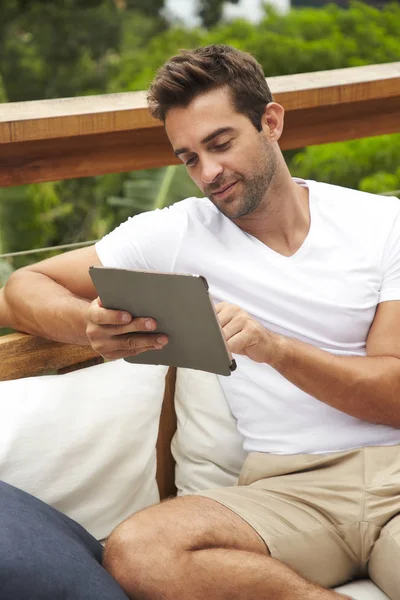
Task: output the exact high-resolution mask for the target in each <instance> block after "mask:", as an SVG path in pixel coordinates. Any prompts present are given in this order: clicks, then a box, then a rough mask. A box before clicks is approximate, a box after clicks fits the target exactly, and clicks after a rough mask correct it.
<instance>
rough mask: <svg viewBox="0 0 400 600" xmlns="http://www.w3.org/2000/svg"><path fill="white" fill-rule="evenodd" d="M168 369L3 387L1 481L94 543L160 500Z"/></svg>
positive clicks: (113, 368)
mask: <svg viewBox="0 0 400 600" xmlns="http://www.w3.org/2000/svg"><path fill="white" fill-rule="evenodd" d="M166 371H167V368H166V367H158V366H147V365H132V364H129V363H127V362H125V361H123V360H118V361H115V362H111V363H106V364H102V365H98V366H94V367H89V368H86V369H82V370H80V371H75V372H73V373H68V374H65V375H50V376H43V377H30V378H26V379H19V380H15V381H4V382H1V383H0V415H1V419H0V479H2V480H4V481H6V482H8V483H10V484H13V485H15V486H16V487H19V488H21V489H23V490H25V491H27V492H29V493H31V494H33V495H34V496H36V497H38V498H40V499H41V500H43V501H44V502H46V503H48V504H50V505H52V506H54V507H55V508H57V509H59V510H60V511H62V512H63V513H65V514H67V515H68V516H70V517H72V518H73V519H75V520H76V521H78V522H79V523H80V524H81V525H83V526H84V527H85V528H86V529H87V530H88V531H89V532H90V533H92V535H94V536H95V537H96V538H97V539H103V538H105V537H107V536H108V535H109V534H110V532H111V531H112V530H113V529H114V527H116V526H117V525H118V523H120V522H121V521H122V520H124V519H125V518H127V517H128V516H129V515H131V514H132V513H134V512H136V511H137V510H139V509H141V508H144V507H145V506H149V505H151V504H154V503H156V502H158V501H159V494H158V488H157V484H156V480H155V472H156V452H155V445H156V441H157V435H158V424H159V415H160V410H161V405H162V400H163V395H164V388H165V374H166Z"/></svg>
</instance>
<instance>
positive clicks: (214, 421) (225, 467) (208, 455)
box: [172, 369, 388, 600]
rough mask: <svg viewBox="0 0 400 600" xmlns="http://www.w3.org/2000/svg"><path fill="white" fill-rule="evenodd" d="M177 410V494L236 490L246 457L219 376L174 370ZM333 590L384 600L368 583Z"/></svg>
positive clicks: (368, 599) (358, 598)
mask: <svg viewBox="0 0 400 600" xmlns="http://www.w3.org/2000/svg"><path fill="white" fill-rule="evenodd" d="M175 407H176V413H177V421H178V425H177V432H176V434H175V436H174V438H173V440H172V453H173V455H174V457H175V461H176V475H175V483H176V486H177V488H178V494H180V495H183V494H193V493H196V492H197V491H200V490H204V489H209V488H216V487H223V486H229V485H235V484H236V482H237V479H238V476H239V472H240V469H241V467H242V465H243V462H244V460H245V458H246V454H245V452H244V450H243V438H242V436H241V434H240V433H239V432H238V430H237V428H236V419H235V418H234V417H233V415H232V413H231V411H230V409H229V406H228V404H227V401H226V398H225V395H224V392H223V391H222V388H221V385H220V383H219V381H218V378H217V376H216V375H213V374H211V373H203V372H202V371H194V370H190V369H178V373H177V380H176V390H175ZM337 591H338V592H340V593H342V594H348V595H349V596H352V597H353V598H354V599H355V600H388V597H387V596H386V595H385V594H384V593H383V592H382V591H381V590H380V589H379V588H378V587H377V586H376V585H374V584H373V583H372V581H370V580H362V581H354V582H351V583H349V584H347V585H345V586H342V587H340V588H337Z"/></svg>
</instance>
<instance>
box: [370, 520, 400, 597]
mask: <svg viewBox="0 0 400 600" xmlns="http://www.w3.org/2000/svg"><path fill="white" fill-rule="evenodd" d="M368 571H369V576H370V578H371V579H372V581H373V582H374V583H376V585H377V586H378V587H380V588H381V590H383V591H384V592H385V594H387V595H388V596H389V598H390V599H391V600H400V514H399V515H397V516H396V517H393V519H391V520H390V521H389V522H388V523H387V524H386V525H385V526H384V527H382V530H381V533H380V536H379V538H378V539H377V541H376V542H375V544H374V547H373V549H372V552H371V555H370V559H369V563H368Z"/></svg>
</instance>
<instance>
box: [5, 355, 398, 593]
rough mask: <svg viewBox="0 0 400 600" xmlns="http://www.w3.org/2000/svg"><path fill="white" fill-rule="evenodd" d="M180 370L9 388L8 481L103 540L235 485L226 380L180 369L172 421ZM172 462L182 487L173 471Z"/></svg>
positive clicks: (98, 368) (108, 372)
mask: <svg viewBox="0 0 400 600" xmlns="http://www.w3.org/2000/svg"><path fill="white" fill-rule="evenodd" d="M3 355H4V353H3ZM171 371H172V370H171V369H170V370H169V371H168V368H167V367H164V366H147V365H133V364H129V363H127V362H125V361H123V360H117V361H114V362H109V363H105V364H99V365H95V366H90V367H86V368H84V369H80V370H77V371H74V372H71V373H66V374H62V375H59V374H57V375H43V376H37V377H25V378H19V379H14V380H10V381H1V382H0V402H1V420H0V479H1V480H3V481H6V482H8V483H10V484H12V485H14V486H16V487H18V488H20V489H23V490H25V491H27V492H29V493H30V494H32V495H33V496H35V497H37V498H39V499H41V500H43V501H44V502H46V503H47V504H49V505H51V506H53V507H55V508H57V509H58V510H60V511H61V512H62V513H64V514H66V515H68V516H70V517H71V518H72V519H74V520H76V521H77V522H78V523H80V524H81V525H83V527H85V528H86V529H87V530H88V531H89V532H90V533H91V534H92V535H93V536H94V537H95V538H96V539H97V540H100V541H102V542H104V541H105V540H106V539H107V536H108V535H109V534H110V532H111V531H112V530H113V529H114V527H116V526H117V525H118V523H120V522H121V521H122V520H124V519H125V518H127V517H128V516H129V515H131V514H133V513H134V512H136V511H137V510H139V509H141V508H144V507H146V506H150V505H152V504H155V503H157V502H159V501H160V498H163V497H165V496H166V495H169V494H170V493H171V491H173V490H174V488H175V487H176V493H177V494H178V495H185V494H193V493H195V492H196V491H197V490H201V489H207V488H212V487H215V486H225V485H234V484H235V482H236V481H237V478H238V474H239V470H240V468H241V465H242V463H243V460H244V458H245V453H244V451H243V447H242V439H241V436H240V434H239V433H238V431H237V428H236V423H235V419H234V417H233V416H232V414H231V413H230V410H229V408H228V405H227V403H226V399H225V397H224V394H223V392H222V389H221V387H220V384H219V381H218V379H217V377H216V376H215V375H212V374H210V373H203V372H200V371H193V370H189V369H177V370H176V382H173V383H174V385H173V388H174V391H173V404H174V412H175V414H174V415H173V418H171V414H169V415H167V416H166V414H165V411H166V410H168V411H169V413H170V411H171V407H169V408H168V406H167V407H166V403H165V402H166V401H165V398H166V395H165V382H166V381H167V382H168V381H169V382H170V383H169V385H171ZM173 376H174V378H175V373H173ZM175 423H176V425H175ZM175 427H176V431H175ZM171 428H172V429H171ZM164 429H170V435H169V436H168V435H165V431H164V435H161V438H160V434H163V430H164ZM171 437H172V442H171V443H170V440H171ZM160 439H161V445H160ZM167 455H168V456H171V455H172V457H173V461H174V463H175V464H174V465H172V462H171V460H170V459H169V458H168V456H167ZM168 461H170V466H168V464H169V463H168ZM171 465H172V467H173V468H174V472H175V476H174V481H172V482H171V481H168V477H167V474H166V471H167V470H168V469H170V467H171ZM337 590H338V591H339V592H342V593H346V594H348V595H350V596H351V597H353V598H355V599H358V600H384V599H387V598H388V597H387V596H386V595H385V594H384V593H383V592H382V591H381V590H380V589H378V588H377V587H376V586H375V585H374V584H373V583H372V581H370V580H362V581H361V580H360V581H354V582H350V583H346V584H345V585H343V586H341V587H339V588H337Z"/></svg>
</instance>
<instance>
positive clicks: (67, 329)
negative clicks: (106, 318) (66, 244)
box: [0, 270, 89, 345]
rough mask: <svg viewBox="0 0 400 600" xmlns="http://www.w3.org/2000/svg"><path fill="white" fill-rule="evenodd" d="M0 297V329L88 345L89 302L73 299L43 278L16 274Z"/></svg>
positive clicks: (24, 272) (52, 282)
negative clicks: (5, 328) (10, 328)
mask: <svg viewBox="0 0 400 600" xmlns="http://www.w3.org/2000/svg"><path fill="white" fill-rule="evenodd" d="M0 294H1V295H0V326H6V327H12V328H13V329H17V330H18V331H24V332H26V333H31V334H34V335H38V336H41V337H45V338H48V339H52V340H56V341H60V342H68V343H74V344H81V345H87V344H89V341H88V338H87V336H86V324H87V311H88V308H89V300H85V299H83V298H78V297H76V296H74V295H73V294H72V293H71V292H69V291H68V290H67V289H65V288H64V287H62V286H61V285H59V284H58V283H56V282H55V281H53V280H52V279H50V278H49V277H47V276H46V275H43V274H41V273H37V272H33V271H28V270H22V271H17V272H15V273H14V274H13V275H11V277H10V278H9V280H8V281H7V284H6V286H5V287H4V288H3V289H2V290H1V291H0Z"/></svg>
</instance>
